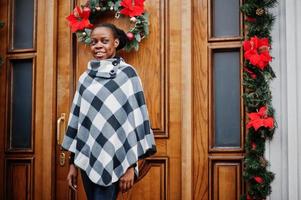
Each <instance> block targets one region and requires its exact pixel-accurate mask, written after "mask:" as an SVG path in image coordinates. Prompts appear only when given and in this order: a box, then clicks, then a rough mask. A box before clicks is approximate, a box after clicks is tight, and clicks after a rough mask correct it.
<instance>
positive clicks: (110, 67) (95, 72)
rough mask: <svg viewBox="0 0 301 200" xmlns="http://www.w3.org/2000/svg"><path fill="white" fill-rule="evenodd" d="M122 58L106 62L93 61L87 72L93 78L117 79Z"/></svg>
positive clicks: (106, 60)
mask: <svg viewBox="0 0 301 200" xmlns="http://www.w3.org/2000/svg"><path fill="white" fill-rule="evenodd" d="M121 62H124V61H123V59H122V58H121V57H113V58H109V59H105V60H91V61H90V62H88V67H87V72H88V74H89V75H90V76H91V77H93V78H94V77H100V78H110V79H112V78H115V77H116V73H117V69H118V67H119V65H120V63H121Z"/></svg>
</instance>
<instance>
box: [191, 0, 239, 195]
mask: <svg viewBox="0 0 301 200" xmlns="http://www.w3.org/2000/svg"><path fill="white" fill-rule="evenodd" d="M241 2H242V1H240V0H230V1H227V2H226V1H223V0H194V1H193V10H192V13H193V15H192V16H193V23H192V28H193V29H192V35H193V38H192V40H193V45H192V51H193V55H194V56H193V61H192V62H193V65H192V71H193V94H194V95H193V110H194V111H196V112H195V113H194V115H193V139H192V140H193V175H192V177H193V180H192V181H193V199H204V200H207V199H210V200H238V199H240V195H241V194H242V193H243V191H244V187H243V181H242V168H243V164H242V159H243V155H244V148H243V146H244V129H243V127H244V110H243V102H242V97H241V95H242V67H241V66H242V50H241V40H242V37H243V20H242V15H241V14H240V11H239V6H240V5H241Z"/></svg>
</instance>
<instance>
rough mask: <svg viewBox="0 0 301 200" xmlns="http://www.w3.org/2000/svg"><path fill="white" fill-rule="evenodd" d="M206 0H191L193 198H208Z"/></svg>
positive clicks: (204, 199)
mask: <svg viewBox="0 0 301 200" xmlns="http://www.w3.org/2000/svg"><path fill="white" fill-rule="evenodd" d="M207 8H208V5H207V0H200V1H199V0H195V1H193V11H192V13H193V17H192V18H193V21H192V24H193V25H192V27H193V37H192V41H193V64H192V74H193V109H192V110H194V111H196V112H195V113H194V115H193V199H198V200H200V199H202V200H207V199H208V189H209V188H208V123H209V121H208V120H209V119H208V97H209V96H208V95H209V92H208V64H207V62H208V61H207V60H208V58H207V55H208V52H207V40H208V39H207V28H208V27H207Z"/></svg>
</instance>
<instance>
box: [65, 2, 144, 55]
mask: <svg viewBox="0 0 301 200" xmlns="http://www.w3.org/2000/svg"><path fill="white" fill-rule="evenodd" d="M106 11H111V12H115V18H116V19H118V18H119V17H120V15H123V16H125V17H128V18H129V21H130V23H131V24H132V25H131V28H130V29H129V30H128V31H127V33H126V34H127V37H128V39H129V42H128V43H127V44H126V46H125V47H124V49H125V50H126V51H130V50H131V49H135V50H136V51H137V50H138V48H139V43H140V42H141V41H142V39H144V38H145V37H147V36H148V34H149V28H148V27H149V20H148V13H147V12H145V11H144V0H88V1H87V2H86V3H85V4H84V5H81V6H76V7H75V8H74V10H73V13H71V14H70V15H69V16H68V17H67V20H68V21H69V25H70V27H71V31H72V32H73V33H76V36H77V38H78V41H80V42H83V43H85V44H90V43H91V38H90V36H91V30H92V28H93V24H94V23H95V21H96V18H97V17H98V16H99V15H100V14H101V13H102V12H106Z"/></svg>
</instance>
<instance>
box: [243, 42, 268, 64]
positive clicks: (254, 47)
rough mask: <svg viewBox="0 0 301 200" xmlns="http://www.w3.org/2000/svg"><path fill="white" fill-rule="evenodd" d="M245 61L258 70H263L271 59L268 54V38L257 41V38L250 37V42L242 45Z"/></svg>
mask: <svg viewBox="0 0 301 200" xmlns="http://www.w3.org/2000/svg"><path fill="white" fill-rule="evenodd" d="M243 46H244V50H245V54H244V57H245V59H247V60H249V61H250V63H251V64H252V65H254V66H256V67H259V68H260V69H263V68H265V67H266V66H267V65H268V64H269V62H270V61H272V57H271V56H270V53H269V40H268V38H263V39H259V38H258V37H256V36H255V37H252V38H251V39H250V41H245V42H244V43H243Z"/></svg>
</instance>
